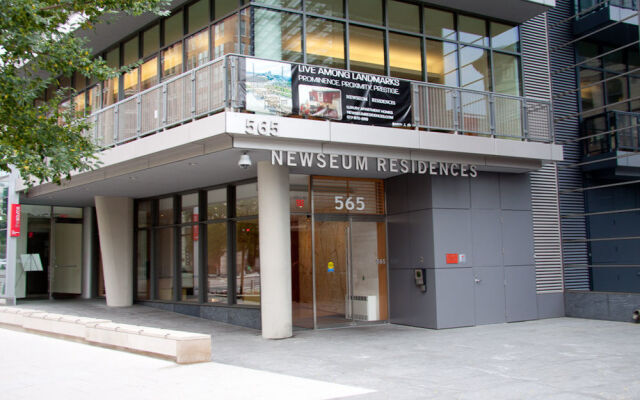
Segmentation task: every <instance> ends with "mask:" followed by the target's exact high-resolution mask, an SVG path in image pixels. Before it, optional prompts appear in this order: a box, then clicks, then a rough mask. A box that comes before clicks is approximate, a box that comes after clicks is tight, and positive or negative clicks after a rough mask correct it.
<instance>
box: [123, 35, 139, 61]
mask: <svg viewBox="0 0 640 400" xmlns="http://www.w3.org/2000/svg"><path fill="white" fill-rule="evenodd" d="M122 48H123V53H124V56H123V59H122V64H123V65H129V64H132V63H134V62H136V61H138V37H137V36H136V37H134V38H133V39H131V40H129V41H127V42H124V46H122Z"/></svg>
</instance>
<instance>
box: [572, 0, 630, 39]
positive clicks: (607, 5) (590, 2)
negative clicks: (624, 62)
mask: <svg viewBox="0 0 640 400" xmlns="http://www.w3.org/2000/svg"><path fill="white" fill-rule="evenodd" d="M576 6H577V9H578V10H579V12H580V16H579V17H578V18H576V19H575V21H574V22H573V33H574V35H575V36H576V37H579V36H583V35H585V34H588V33H589V32H593V31H598V32H597V33H595V34H593V35H591V36H589V38H590V40H595V41H600V42H602V43H606V44H610V45H623V44H626V43H631V42H633V41H634V40H638V14H637V10H638V0H605V1H600V0H576Z"/></svg>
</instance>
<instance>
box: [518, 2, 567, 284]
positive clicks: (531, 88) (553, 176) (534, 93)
mask: <svg viewBox="0 0 640 400" xmlns="http://www.w3.org/2000/svg"><path fill="white" fill-rule="evenodd" d="M521 38H522V71H523V78H524V79H523V81H524V82H523V83H524V93H525V96H527V97H532V98H538V99H542V100H547V101H549V100H551V76H550V74H549V68H550V63H549V51H548V44H547V16H546V15H545V14H542V15H539V16H537V17H535V18H532V19H531V20H529V21H527V22H525V23H524V24H522V26H521ZM530 177H531V212H532V216H533V241H534V254H535V263H536V290H537V292H538V293H554V292H562V290H563V276H562V246H561V244H560V243H561V236H560V213H559V209H558V180H557V170H556V165H555V164H548V165H546V166H544V167H543V168H541V169H540V170H538V171H535V172H531V173H530Z"/></svg>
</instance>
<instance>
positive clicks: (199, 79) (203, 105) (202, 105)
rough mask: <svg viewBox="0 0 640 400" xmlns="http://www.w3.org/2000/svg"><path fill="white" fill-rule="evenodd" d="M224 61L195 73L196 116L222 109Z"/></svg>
mask: <svg viewBox="0 0 640 400" xmlns="http://www.w3.org/2000/svg"><path fill="white" fill-rule="evenodd" d="M223 74H224V60H220V61H218V62H216V63H214V64H211V65H208V66H206V67H204V68H201V69H199V70H198V71H196V115H198V116H199V115H203V114H207V113H209V112H211V110H216V109H219V108H222V107H224V93H225V92H224V75H223Z"/></svg>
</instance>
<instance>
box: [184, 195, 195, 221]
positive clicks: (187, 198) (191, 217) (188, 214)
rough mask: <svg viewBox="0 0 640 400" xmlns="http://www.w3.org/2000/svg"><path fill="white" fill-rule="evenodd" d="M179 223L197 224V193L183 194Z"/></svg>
mask: <svg viewBox="0 0 640 400" xmlns="http://www.w3.org/2000/svg"><path fill="white" fill-rule="evenodd" d="M180 207H181V208H182V210H181V212H180V222H181V223H188V222H197V221H198V219H199V213H198V193H190V194H183V195H182V196H181V200H180Z"/></svg>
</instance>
